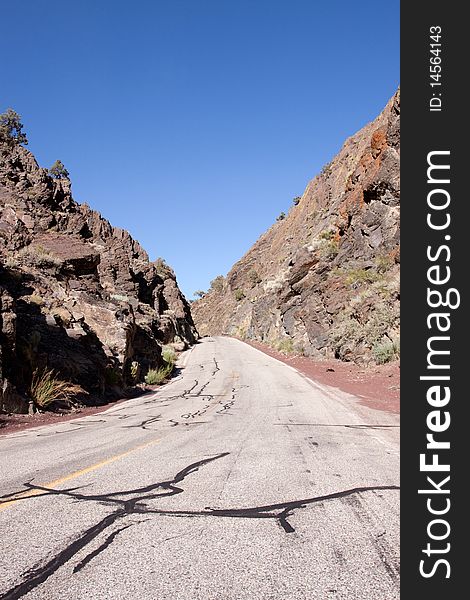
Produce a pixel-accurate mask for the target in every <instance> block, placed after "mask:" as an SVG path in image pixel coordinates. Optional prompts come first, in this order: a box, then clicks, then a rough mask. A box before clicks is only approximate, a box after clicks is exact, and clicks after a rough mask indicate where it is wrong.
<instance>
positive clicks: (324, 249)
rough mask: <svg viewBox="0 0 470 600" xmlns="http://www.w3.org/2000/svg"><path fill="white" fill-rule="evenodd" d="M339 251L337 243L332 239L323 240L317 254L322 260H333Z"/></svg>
mask: <svg viewBox="0 0 470 600" xmlns="http://www.w3.org/2000/svg"><path fill="white" fill-rule="evenodd" d="M338 251H339V242H337V240H334V239H325V238H324V239H323V240H322V243H321V245H320V247H319V248H318V253H319V255H320V257H321V258H323V260H333V258H335V256H336V255H337V254H338Z"/></svg>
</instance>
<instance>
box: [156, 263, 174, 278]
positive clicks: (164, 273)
mask: <svg viewBox="0 0 470 600" xmlns="http://www.w3.org/2000/svg"><path fill="white" fill-rule="evenodd" d="M153 264H154V266H155V269H156V271H157V273H158V274H159V275H160V276H161V277H163V278H164V279H165V278H167V277H171V276H173V275H174V271H173V269H172V268H171V267H170V265H167V263H166V262H165V260H164V259H163V258H157V259H156V260H155V262H154V263H153Z"/></svg>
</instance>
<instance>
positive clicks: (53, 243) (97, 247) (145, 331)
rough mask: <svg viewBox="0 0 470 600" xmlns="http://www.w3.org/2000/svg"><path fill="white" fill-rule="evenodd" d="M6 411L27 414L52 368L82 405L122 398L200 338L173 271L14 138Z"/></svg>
mask: <svg viewBox="0 0 470 600" xmlns="http://www.w3.org/2000/svg"><path fill="white" fill-rule="evenodd" d="M0 335H1V338H0V409H2V408H3V409H4V410H16V411H23V410H27V408H28V397H29V389H30V386H31V382H32V379H33V374H34V373H35V372H36V376H37V374H38V373H41V372H48V371H50V370H53V371H54V372H55V374H56V375H57V377H58V378H60V380H63V381H66V382H68V383H69V384H70V385H69V388H68V389H69V390H71V389H72V390H75V392H76V395H77V396H78V397H80V400H81V401H82V402H84V403H96V402H99V401H104V399H106V398H110V397H113V396H116V395H119V394H120V395H122V391H123V389H124V388H127V387H128V386H133V385H135V384H136V383H138V382H139V381H142V379H143V377H144V376H145V374H146V373H147V371H148V369H149V368H155V367H158V366H159V365H160V364H161V363H162V359H161V354H162V345H165V344H173V345H174V346H175V347H176V349H183V348H184V347H185V346H187V345H189V344H192V343H193V342H194V341H195V339H196V337H197V333H196V330H195V328H194V324H193V321H192V318H191V313H190V309H189V305H188V303H187V302H186V300H185V298H184V297H183V295H182V294H181V292H180V290H179V289H178V286H177V283H176V278H175V274H174V272H173V271H172V270H171V268H169V267H168V266H167V265H166V264H165V263H164V262H163V261H162V260H158V261H156V262H154V263H151V262H149V258H148V256H147V254H146V252H145V251H144V250H143V249H142V248H141V246H140V245H139V244H138V243H137V242H136V241H135V240H134V239H132V237H131V236H130V235H129V233H127V232H126V231H123V230H122V229H118V228H115V227H112V226H111V225H110V224H109V222H108V221H106V220H105V219H103V217H101V216H100V215H99V214H98V213H97V212H95V211H93V210H91V209H90V208H89V207H88V206H86V205H84V204H82V205H80V204H78V203H77V202H75V201H74V199H73V198H72V195H71V191H70V182H69V180H68V177H67V176H65V177H64V176H62V175H61V174H60V173H58V174H56V176H55V177H54V176H51V174H50V172H49V171H48V170H46V169H43V168H40V167H39V166H38V164H37V162H36V160H35V158H34V156H33V155H32V154H31V153H30V152H29V151H28V150H26V149H25V148H24V147H22V146H21V145H20V144H19V143H18V142H17V141H15V140H13V141H12V140H8V139H6V138H5V136H4V137H3V138H2V137H0Z"/></svg>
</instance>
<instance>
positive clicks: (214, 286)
mask: <svg viewBox="0 0 470 600" xmlns="http://www.w3.org/2000/svg"><path fill="white" fill-rule="evenodd" d="M224 283H225V277H224V276H223V275H217V277H216V278H215V279H213V280H212V281H211V290H214V291H215V292H221V291H222V290H223V289H224Z"/></svg>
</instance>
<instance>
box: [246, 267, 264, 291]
mask: <svg viewBox="0 0 470 600" xmlns="http://www.w3.org/2000/svg"><path fill="white" fill-rule="evenodd" d="M248 280H249V281H250V283H251V287H255V285H258V283H261V281H262V279H261V277H260V276H259V273H258V271H255V270H254V269H253V271H250V273H249V275H248Z"/></svg>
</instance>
